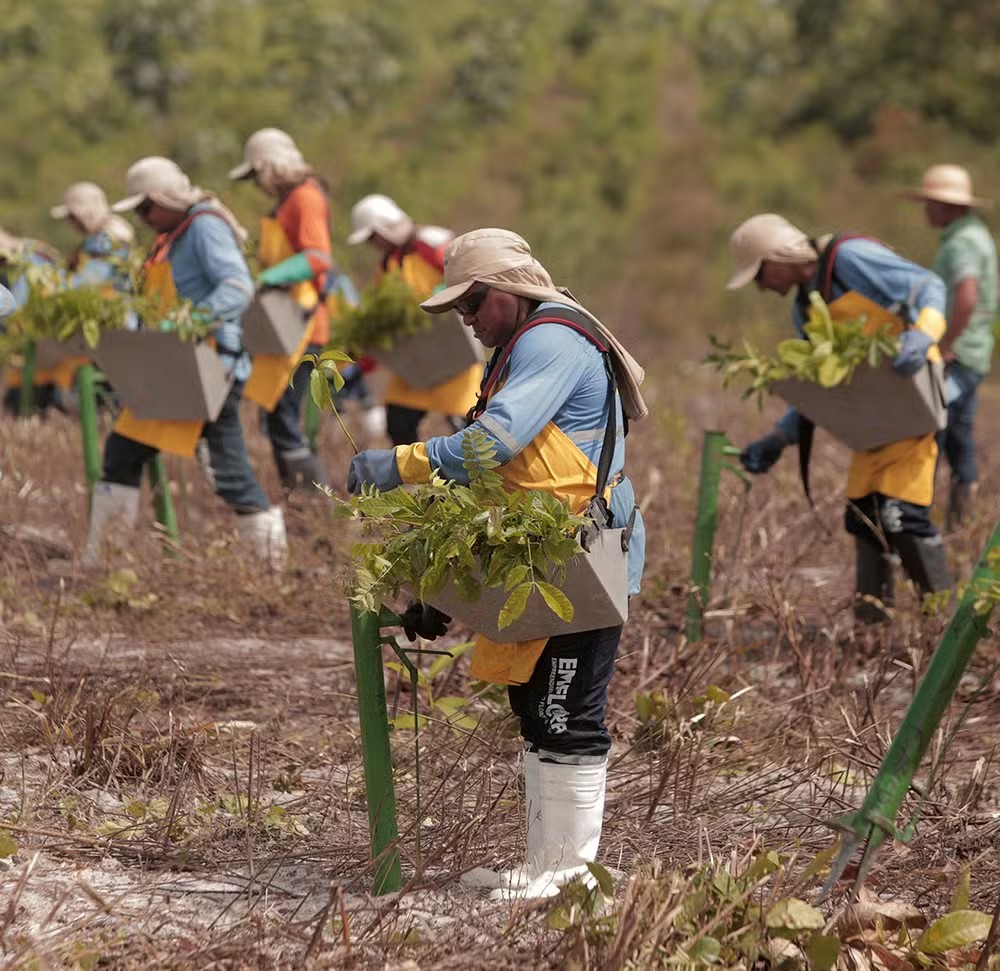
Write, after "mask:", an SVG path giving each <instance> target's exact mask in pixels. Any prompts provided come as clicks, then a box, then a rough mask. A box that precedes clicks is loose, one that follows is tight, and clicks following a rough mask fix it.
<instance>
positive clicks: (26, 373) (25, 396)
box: [17, 341, 36, 418]
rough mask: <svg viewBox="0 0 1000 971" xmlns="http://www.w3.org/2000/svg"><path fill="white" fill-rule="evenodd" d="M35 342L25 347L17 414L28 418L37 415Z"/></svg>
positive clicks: (30, 342) (28, 343) (29, 342)
mask: <svg viewBox="0 0 1000 971" xmlns="http://www.w3.org/2000/svg"><path fill="white" fill-rule="evenodd" d="M35 370H36V368H35V342H34V341H28V342H27V343H26V344H25V345H24V367H23V369H22V370H21V398H20V402H19V404H18V410H17V413H18V414H19V415H20V416H21V417H22V418H27V417H29V416H30V415H33V414H34V413H35Z"/></svg>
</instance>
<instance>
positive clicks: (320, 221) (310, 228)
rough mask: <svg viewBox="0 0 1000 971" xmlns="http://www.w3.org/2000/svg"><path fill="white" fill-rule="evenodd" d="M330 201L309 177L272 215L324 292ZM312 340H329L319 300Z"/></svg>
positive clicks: (330, 253)
mask: <svg viewBox="0 0 1000 971" xmlns="http://www.w3.org/2000/svg"><path fill="white" fill-rule="evenodd" d="M329 214H330V204H329V201H328V200H327V197H326V193H325V192H324V191H323V189H322V188H321V187H320V185H319V183H318V182H317V181H316V180H315V179H313V178H308V179H306V180H305V181H304V182H301V183H299V184H298V185H297V186H296V187H295V188H294V189H292V191H291V192H289V193H288V195H287V196H285V198H284V199H282V200H281V202H280V203H278V207H277V208H276V209H275V211H274V218H275V219H276V220H277V221H278V223H279V224H280V226H281V228H282V229H283V230H284V231H285V236H286V237H287V239H288V242H289V244H290V245H291V247H292V249H294V250H295V252H296V253H305V255H306V258H307V259H308V260H309V265H310V266H311V267H312V269H313V273H314V274H315V275H314V277H313V285H314V286H315V287H316V291H317V293H322V292H323V280H324V278H325V276H326V272H327V270H330V269H332V268H333V247H332V245H331V242H330V219H329ZM312 320H313V329H312V334H311V342H312V343H315V344H325V343H326V342H327V341H328V340H329V339H330V316H329V314H328V313H327V310H326V307H325V306H323V304H322V303H320V305H319V307H317V308H316V310H315V312H314V314H313V317H312Z"/></svg>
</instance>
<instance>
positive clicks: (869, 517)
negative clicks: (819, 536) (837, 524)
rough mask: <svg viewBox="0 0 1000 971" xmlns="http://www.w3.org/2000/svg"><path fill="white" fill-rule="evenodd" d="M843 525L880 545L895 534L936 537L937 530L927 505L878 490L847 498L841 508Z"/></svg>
mask: <svg viewBox="0 0 1000 971" xmlns="http://www.w3.org/2000/svg"><path fill="white" fill-rule="evenodd" d="M844 528H845V529H846V530H847V531H848V532H849V533H850V534H851V535H852V536H858V537H860V538H861V539H867V540H871V541H872V542H873V543H877V544H879V545H880V546H881V545H882V541H883V539H884V540H886V541H889V542H890V544H891V537H892V536H894V535H898V534H899V533H910V534H911V535H913V536H922V537H929V536H937V534H938V530H937V527H936V526H935V525H934V523H932V522H931V507H930V506H918V505H917V504H916V503H913V502H904V501H903V500H902V499H893V498H892V497H891V496H884V495H882V493H881V492H870V493H869V494H868V495H867V496H862V497H861V498H860V499H849V500H848V502H847V508H846V509H845V510H844Z"/></svg>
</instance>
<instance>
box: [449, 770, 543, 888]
mask: <svg viewBox="0 0 1000 971" xmlns="http://www.w3.org/2000/svg"><path fill="white" fill-rule="evenodd" d="M523 771H524V810H525V821H526V834H525V839H524V842H525V852H524V861H525V862H524V863H522V864H521V865H520V866H517V867H514V868H513V869H512V870H490V869H489V868H488V867H484V866H477V867H476V868H475V869H473V870H469V872H468V873H463V874H462V876H461V882H462V883H464V884H465V885H466V886H467V887H477V888H479V889H480V890H500V889H505V890H509V889H521V888H522V887H526V886H527V885H528V884H529V883H530V882H531V881H532V879H533V878H534V877H535V876H537V873H536V872H535V869H534V863H533V861H534V860H536V859H538V857H539V856H540V855H541V841H542V807H541V799H540V795H539V791H538V753H537V752H525V753H524V763H523Z"/></svg>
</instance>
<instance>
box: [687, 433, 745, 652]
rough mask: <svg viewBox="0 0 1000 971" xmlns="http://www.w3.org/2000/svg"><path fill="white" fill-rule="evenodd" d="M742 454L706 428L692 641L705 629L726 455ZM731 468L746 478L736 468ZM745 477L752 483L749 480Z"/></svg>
mask: <svg viewBox="0 0 1000 971" xmlns="http://www.w3.org/2000/svg"><path fill="white" fill-rule="evenodd" d="M739 454H740V450H739V449H738V448H736V447H735V446H734V445H731V444H729V442H727V441H726V436H725V435H724V434H723V433H722V432H705V439H704V442H703V443H702V447H701V473H700V476H699V479H698V512H697V515H696V517H695V524H694V541H693V542H692V544H691V592H690V594H689V595H688V608H687V639H688V641H690V642H691V643H696V642H698V641H700V640H701V639H702V638H703V637H704V633H705V628H704V618H705V608H706V607H707V605H708V596H709V587H710V585H711V579H712V548H713V546H714V545H715V529H716V526H717V525H718V519H719V480H720V479H721V478H722V470H723V469H724V468H727V467H728V466H726V464H725V462H724V461H723V459H724V458H726V457H727V456H730V455H739ZM731 471H733V472H735V473H736V474H737V475H739V476H740V478H741V479H742V478H743V476H742V475H741V474H740V473H739V472H737V470H736V469H732V470H731ZM743 481H744V485H746V486H747V487H749V482H748V481H747V480H745V479H744V480H743Z"/></svg>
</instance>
